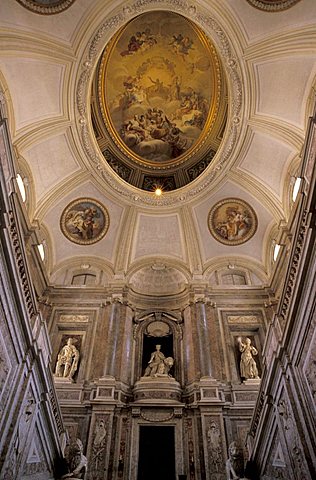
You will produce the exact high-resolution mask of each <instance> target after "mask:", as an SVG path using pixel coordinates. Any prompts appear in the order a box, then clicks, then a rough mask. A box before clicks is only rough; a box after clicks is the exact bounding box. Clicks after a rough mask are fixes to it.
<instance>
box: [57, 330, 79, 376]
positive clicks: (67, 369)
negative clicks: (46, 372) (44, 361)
mask: <svg viewBox="0 0 316 480" xmlns="http://www.w3.org/2000/svg"><path fill="white" fill-rule="evenodd" d="M78 362H79V351H78V350H77V348H76V347H75V346H74V345H73V339H72V338H68V340H67V343H66V345H64V346H63V348H62V349H61V350H60V352H59V354H58V357H57V363H56V369H55V376H56V377H64V378H69V379H72V378H73V376H74V374H75V372H76V370H77V368H78Z"/></svg>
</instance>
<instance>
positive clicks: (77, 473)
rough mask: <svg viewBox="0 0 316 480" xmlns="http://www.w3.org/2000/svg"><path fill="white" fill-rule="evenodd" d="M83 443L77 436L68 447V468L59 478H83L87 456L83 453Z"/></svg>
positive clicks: (78, 479)
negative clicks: (67, 471)
mask: <svg viewBox="0 0 316 480" xmlns="http://www.w3.org/2000/svg"><path fill="white" fill-rule="evenodd" d="M82 451H83V445H82V442H81V440H80V438H77V439H76V440H75V442H74V443H72V444H71V445H70V447H69V454H68V470H69V473H66V474H65V475H63V476H62V477H61V478H62V479H64V478H71V479H72V480H82V479H84V478H85V473H86V470H87V458H86V457H85V456H84V455H83V453H82Z"/></svg>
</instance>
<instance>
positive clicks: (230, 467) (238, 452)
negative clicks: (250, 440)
mask: <svg viewBox="0 0 316 480" xmlns="http://www.w3.org/2000/svg"><path fill="white" fill-rule="evenodd" d="M226 475H227V480H247V478H246V477H244V455H243V451H242V448H241V447H240V446H239V445H238V444H237V442H232V443H231V444H230V445H229V447H228V460H227V461H226Z"/></svg>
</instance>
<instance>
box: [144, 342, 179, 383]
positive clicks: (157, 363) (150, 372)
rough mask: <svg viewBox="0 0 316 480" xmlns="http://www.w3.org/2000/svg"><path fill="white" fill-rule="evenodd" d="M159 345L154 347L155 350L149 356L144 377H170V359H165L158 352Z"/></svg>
mask: <svg viewBox="0 0 316 480" xmlns="http://www.w3.org/2000/svg"><path fill="white" fill-rule="evenodd" d="M160 348H161V345H156V350H155V351H154V352H153V353H152V354H151V356H150V360H149V362H148V366H147V368H146V370H145V373H144V376H145V377H149V376H150V377H165V376H170V375H169V370H170V368H171V367H172V366H173V363H174V360H173V358H172V357H167V358H166V357H165V356H164V354H163V353H162V352H161V351H160Z"/></svg>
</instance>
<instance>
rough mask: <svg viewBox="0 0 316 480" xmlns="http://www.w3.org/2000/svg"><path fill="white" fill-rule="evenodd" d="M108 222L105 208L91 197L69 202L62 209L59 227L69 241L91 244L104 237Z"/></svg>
mask: <svg viewBox="0 0 316 480" xmlns="http://www.w3.org/2000/svg"><path fill="white" fill-rule="evenodd" d="M109 224H110V219H109V214H108V212H107V210H106V208H105V207H104V206H103V205H101V204H100V203H99V202H97V201H96V200H93V199H91V198H80V199H78V200H75V201H73V202H71V203H70V204H69V205H68V206H67V207H66V208H65V210H64V211H63V213H62V216H61V219H60V227H61V231H62V232H63V234H64V235H65V236H66V237H67V238H68V240H70V241H71V242H74V243H78V244H79V245H91V244H92V243H96V242H98V241H99V240H101V238H103V237H104V235H105V234H106V232H107V231H108V228H109Z"/></svg>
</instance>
